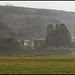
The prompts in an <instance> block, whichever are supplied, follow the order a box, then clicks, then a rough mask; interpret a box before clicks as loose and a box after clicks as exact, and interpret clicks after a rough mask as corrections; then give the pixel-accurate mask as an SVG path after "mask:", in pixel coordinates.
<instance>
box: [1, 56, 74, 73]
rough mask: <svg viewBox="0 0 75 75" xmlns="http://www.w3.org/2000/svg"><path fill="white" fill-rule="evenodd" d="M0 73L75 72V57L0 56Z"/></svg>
mask: <svg viewBox="0 0 75 75" xmlns="http://www.w3.org/2000/svg"><path fill="white" fill-rule="evenodd" d="M0 74H75V57H74V56H32V57H0Z"/></svg>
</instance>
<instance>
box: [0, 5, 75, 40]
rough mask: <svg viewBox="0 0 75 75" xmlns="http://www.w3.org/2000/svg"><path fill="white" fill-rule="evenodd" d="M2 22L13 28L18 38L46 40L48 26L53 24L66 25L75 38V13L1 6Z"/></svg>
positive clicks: (0, 19) (0, 20) (0, 18)
mask: <svg viewBox="0 0 75 75" xmlns="http://www.w3.org/2000/svg"><path fill="white" fill-rule="evenodd" d="M0 22H3V23H5V24H6V25H8V26H9V27H10V28H12V30H13V31H14V32H16V37H17V38H18V37H19V38H23V37H24V38H26V39H30V38H45V37H46V29H47V25H48V24H51V23H52V24H54V25H55V24H60V23H65V24H66V26H67V27H68V29H69V30H70V31H71V33H72V36H73V37H75V13H74V12H67V11H60V10H59V11H58V10H50V9H35V8H24V7H15V6H0Z"/></svg>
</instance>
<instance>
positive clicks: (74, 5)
mask: <svg viewBox="0 0 75 75" xmlns="http://www.w3.org/2000/svg"><path fill="white" fill-rule="evenodd" d="M11 4H13V5H14V6H22V7H31V8H44V9H57V10H65V11H74V12H75V1H0V5H11Z"/></svg>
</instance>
